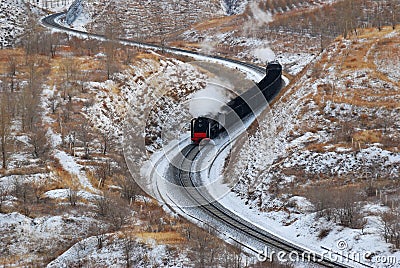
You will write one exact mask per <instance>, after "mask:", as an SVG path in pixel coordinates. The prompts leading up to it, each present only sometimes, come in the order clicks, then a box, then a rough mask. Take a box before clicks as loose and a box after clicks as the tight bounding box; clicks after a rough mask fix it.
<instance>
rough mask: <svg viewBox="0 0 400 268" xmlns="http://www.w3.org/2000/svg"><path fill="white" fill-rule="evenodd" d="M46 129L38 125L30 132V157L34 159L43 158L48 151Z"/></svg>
mask: <svg viewBox="0 0 400 268" xmlns="http://www.w3.org/2000/svg"><path fill="white" fill-rule="evenodd" d="M46 132H47V131H46V128H44V126H43V125H42V124H40V123H38V124H36V126H35V127H34V128H33V129H32V130H31V131H30V134H29V138H30V143H31V144H32V147H33V151H32V155H33V157H35V158H39V157H43V156H45V155H46V154H47V152H48V151H49V150H50V145H49V143H48V140H47V137H46Z"/></svg>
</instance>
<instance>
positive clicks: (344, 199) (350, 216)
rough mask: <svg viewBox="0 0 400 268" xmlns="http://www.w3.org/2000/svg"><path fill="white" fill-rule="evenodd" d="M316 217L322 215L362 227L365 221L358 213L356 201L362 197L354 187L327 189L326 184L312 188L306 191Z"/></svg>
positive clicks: (341, 222)
mask: <svg viewBox="0 0 400 268" xmlns="http://www.w3.org/2000/svg"><path fill="white" fill-rule="evenodd" d="M308 196H309V198H310V200H311V202H312V203H313V204H314V208H315V211H316V212H317V217H324V218H325V219H327V220H328V221H330V220H331V221H334V222H336V223H338V224H340V225H342V226H345V227H350V228H361V229H362V228H363V227H364V226H365V224H366V221H365V220H364V218H363V215H362V214H361V213H360V206H359V204H358V202H359V201H360V200H361V199H362V197H361V196H360V195H359V193H358V191H357V190H356V189H352V188H343V189H340V188H339V189H329V188H328V187H327V186H320V187H317V188H313V189H311V190H310V191H309V192H308Z"/></svg>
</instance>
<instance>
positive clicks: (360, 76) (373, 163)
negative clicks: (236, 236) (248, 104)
mask: <svg viewBox="0 0 400 268" xmlns="http://www.w3.org/2000/svg"><path fill="white" fill-rule="evenodd" d="M399 41H400V32H399V30H392V29H391V28H389V27H388V28H385V30H384V31H382V32H378V31H377V30H366V31H365V32H364V33H363V34H361V36H359V37H354V38H352V39H350V40H349V39H340V40H338V41H336V42H334V43H333V44H332V45H331V46H330V47H329V48H328V49H327V50H326V52H324V53H323V54H321V55H320V56H319V57H318V58H317V59H316V61H315V62H314V63H312V64H311V65H310V66H309V67H308V68H306V70H305V71H303V72H301V73H300V74H299V75H298V76H297V77H296V78H294V81H293V82H292V84H291V85H290V86H289V87H288V88H287V89H285V90H284V93H283V94H281V96H280V98H279V99H278V100H277V101H276V102H275V104H274V105H273V108H272V110H271V112H269V113H267V118H266V119H264V121H261V123H260V126H261V129H260V130H259V131H258V132H257V133H256V134H255V135H254V136H253V137H252V138H250V139H249V140H248V141H243V145H244V147H243V149H242V150H241V152H240V156H239V159H234V160H232V161H234V163H233V166H234V167H235V168H234V170H228V171H226V177H227V178H237V177H239V181H238V183H237V184H236V185H234V186H233V191H234V192H235V193H236V194H237V195H238V196H239V197H241V198H242V199H243V201H244V202H245V203H246V204H247V205H248V206H250V207H253V208H254V207H255V208H258V209H259V210H260V211H263V212H265V216H266V217H268V218H269V219H271V218H272V219H276V223H275V224H277V225H278V226H279V224H281V225H282V226H287V227H285V229H288V231H287V234H288V235H289V234H292V233H293V232H294V236H297V237H293V238H292V239H294V241H297V239H299V241H302V240H303V238H302V237H303V236H304V235H305V234H306V235H305V236H304V238H306V239H307V241H310V240H311V239H315V242H314V243H323V244H325V245H329V244H332V245H333V244H334V243H335V241H338V240H339V239H341V238H346V241H347V242H349V243H350V242H351V243H352V246H351V249H350V248H349V250H353V251H357V252H362V251H366V250H368V251H371V252H374V254H383V255H384V254H392V253H393V252H392V251H391V250H392V247H391V244H390V243H388V244H385V239H387V237H386V236H385V233H384V232H383V231H382V230H384V229H385V228H384V226H382V224H383V222H385V224H388V225H389V226H390V224H394V225H393V226H395V225H396V224H397V223H396V220H395V219H394V222H393V221H392V222H390V223H389V222H388V219H387V215H389V214H390V215H398V212H396V211H398V210H399V209H400V200H399V198H398V197H399V191H400V189H399V188H398V184H397V183H396V182H395V181H394V180H396V179H398V178H399V176H400V169H399V166H400V152H399V148H398V142H399V140H400V135H399V131H400V125H399V122H400V112H399V106H398V101H399V97H400V92H399V84H398V81H397V79H396V73H398V72H399V70H400V65H399V62H400V61H399V59H398V56H397V51H398V46H397V44H398V43H399ZM271 118H272V119H271ZM304 198H305V199H304ZM306 200H307V201H306ZM305 202H306V203H305ZM345 206H350V207H353V206H354V210H355V212H354V213H350V215H351V216H350V218H343V214H342V213H346V212H344V211H347V210H346V208H345ZM372 207H373V209H372ZM396 213H397V214H396ZM347 215H349V214H347ZM316 223H317V224H316ZM293 228H294V229H293ZM289 230H290V231H289ZM311 234H312V235H313V236H315V238H311V237H310V235H311ZM283 235H284V234H283ZM319 241H320V242H319ZM371 241H374V242H371ZM390 241H391V242H392V243H394V246H396V244H395V240H390ZM378 245H379V246H378ZM396 254H397V255H396V256H399V255H400V254H399V252H397V253H396Z"/></svg>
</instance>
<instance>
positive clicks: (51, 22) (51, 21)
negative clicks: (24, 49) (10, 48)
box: [41, 12, 265, 74]
mask: <svg viewBox="0 0 400 268" xmlns="http://www.w3.org/2000/svg"><path fill="white" fill-rule="evenodd" d="M65 15H66V13H65V12H61V13H55V14H52V15H49V16H47V17H44V18H42V20H41V22H42V24H43V25H45V26H47V27H50V28H55V29H58V30H62V31H64V32H69V33H74V34H79V35H83V36H86V37H93V38H98V39H100V40H106V37H105V36H104V35H101V34H95V33H88V32H84V31H80V30H76V29H72V28H68V27H65V26H63V25H60V24H59V23H58V22H57V19H59V18H62V17H64V16H65ZM115 42H119V43H122V44H128V45H133V46H136V47H140V48H145V49H151V50H157V51H163V52H167V53H172V54H175V55H183V56H189V57H194V58H196V57H202V58H208V59H211V60H217V61H220V62H229V63H233V64H236V65H239V66H243V67H246V68H248V69H251V70H253V71H255V72H257V73H258V74H265V68H264V67H260V66H257V65H254V64H251V63H247V62H241V61H238V60H234V59H229V58H224V57H221V56H210V55H207V54H203V53H201V52H196V51H190V50H185V49H180V48H174V47H165V46H161V45H157V44H150V43H144V42H137V41H132V40H128V39H123V38H120V39H116V40H115Z"/></svg>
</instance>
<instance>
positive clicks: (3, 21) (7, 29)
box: [0, 0, 27, 48]
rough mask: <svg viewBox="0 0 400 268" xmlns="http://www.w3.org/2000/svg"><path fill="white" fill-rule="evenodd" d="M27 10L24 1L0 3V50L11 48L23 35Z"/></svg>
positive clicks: (9, 0)
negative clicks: (18, 37) (17, 38)
mask: <svg viewBox="0 0 400 268" xmlns="http://www.w3.org/2000/svg"><path fill="white" fill-rule="evenodd" d="M26 13H27V8H26V7H25V4H24V1H23V0H2V1H1V2H0V48H3V47H11V46H13V45H14V44H15V41H16V40H15V38H16V37H17V36H19V35H20V34H22V32H23V25H24V20H25V16H26Z"/></svg>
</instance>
